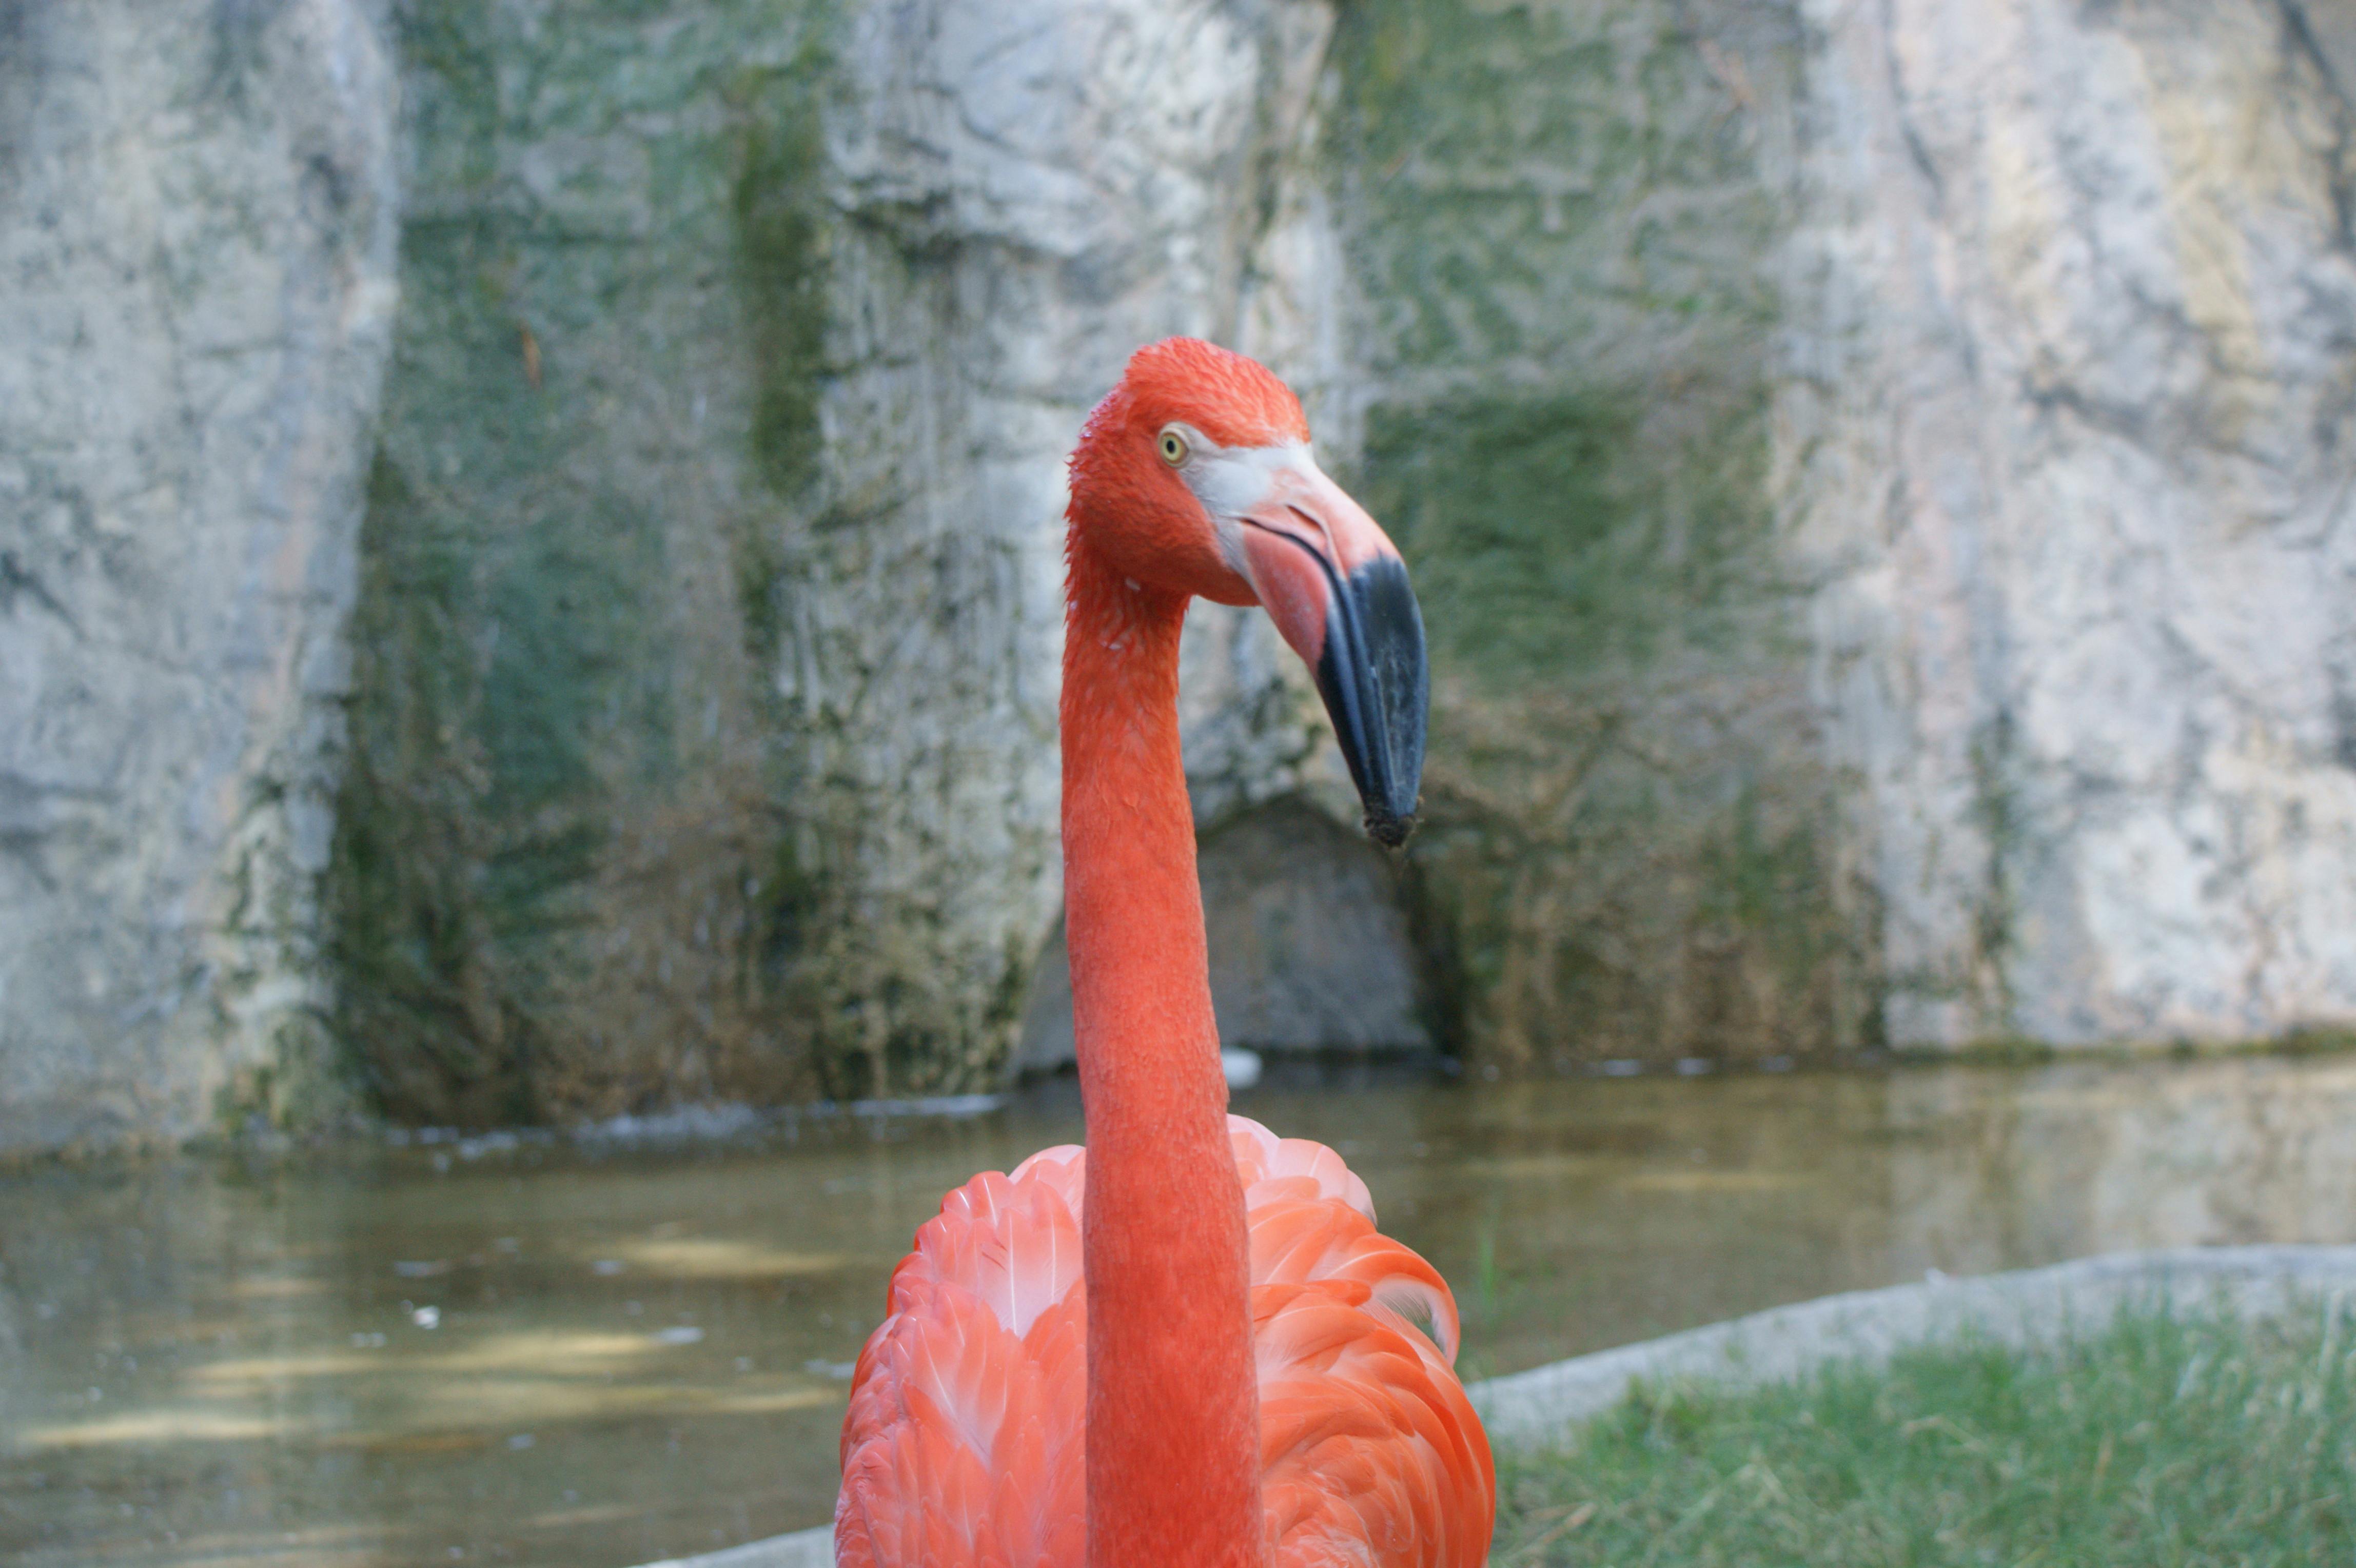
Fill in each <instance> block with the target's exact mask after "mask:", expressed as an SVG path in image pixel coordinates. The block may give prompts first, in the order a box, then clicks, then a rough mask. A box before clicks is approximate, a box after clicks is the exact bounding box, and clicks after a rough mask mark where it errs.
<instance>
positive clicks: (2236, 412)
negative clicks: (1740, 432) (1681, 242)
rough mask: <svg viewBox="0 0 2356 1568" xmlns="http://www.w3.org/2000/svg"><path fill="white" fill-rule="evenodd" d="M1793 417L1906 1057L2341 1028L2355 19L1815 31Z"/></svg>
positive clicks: (2294, 11) (2348, 882)
mask: <svg viewBox="0 0 2356 1568" xmlns="http://www.w3.org/2000/svg"><path fill="white" fill-rule="evenodd" d="M1803 16H1804V22H1805V27H1806V33H1805V41H1806V48H1805V70H1806V76H1807V81H1808V89H1807V124H1806V132H1807V134H1806V145H1807V173H1806V183H1805V187H1804V209H1805V210H1806V212H1807V214H1808V219H1809V221H1808V224H1807V226H1806V228H1805V229H1804V231H1803V232H1802V234H1801V236H1800V238H1799V241H1798V242H1797V243H1796V244H1795V247H1794V269H1793V278H1794V281H1793V285H1792V290H1793V294H1794V297H1795V299H1796V300H1797V301H1798V302H1799V305H1800V308H1801V312H1802V319H1803V320H1804V322H1805V324H1806V326H1805V329H1804V331H1802V332H1799V333H1797V334H1794V337H1793V338H1791V340H1790V355H1791V366H1790V373H1789V375H1788V377H1787V378H1786V379H1785V381H1784V382H1783V388H1782V392H1781V393H1780V395H1779V398H1778V402H1777V405H1776V413H1775V416H1776V423H1777V431H1778V440H1777V451H1778V456H1779V462H1780V465H1781V472H1780V475H1779V487H1780V489H1781V491H1782V493H1783V495H1785V496H1786V497H1787V498H1788V500H1789V507H1790V510H1789V516H1790V526H1791V529H1792V536H1793V546H1794V553H1793V559H1794V562H1795V564H1796V565H1797V568H1798V570H1799V572H1800V574H1801V575H1803V576H1804V577H1805V578H1807V579H1808V580H1810V581H1812V582H1814V583H1815V584H1817V585H1819V586H1818V587H1817V588H1816V591H1815V594H1814V596H1813V600H1812V605H1811V610H1810V618H1811V619H1810V625H1811V641H1812V643H1813V646H1814V653H1813V659H1814V662H1815V682H1816V686H1817V690H1818V693H1819V695H1820V697H1821V700H1822V703H1823V706H1824V708H1825V710H1826V713H1827V714H1828V715H1829V716H1830V719H1831V726H1830V731H1829V738H1830V742H1831V755H1832V756H1833V757H1835V758H1836V759H1837V761H1838V762H1839V763H1840V764H1841V765H1843V766H1844V767H1845V768H1847V769H1850V770H1851V771H1852V774H1853V777H1854V779H1855V780H1856V784H1855V787H1854V789H1853V790H1852V791H1851V792H1849V794H1848V802H1847V803H1848V811H1847V822H1848V827H1847V834H1846V839H1847V844H1848V845H1849V853H1850V854H1854V855H1855V857H1856V865H1857V868H1858V875H1860V877H1861V879H1862V881H1863V882H1864V883H1865V884H1866V885H1867V886H1869V887H1870V888H1872V889H1873V890H1874V892H1875V894H1876V896H1877V900H1878V903H1879V917H1878V923H1879V937H1880V946H1881V952H1882V964H1883V970H1882V983H1883V984H1884V985H1885V986H1886V988H1887V992H1888V1002H1887V1018H1888V1023H1887V1029H1888V1032H1889V1035H1890V1038H1891V1039H1893V1040H1895V1041H1897V1042H1900V1043H1904V1044H1916V1043H1922V1044H1939V1045H1953V1044H1961V1043H1965V1042H1968V1041H1971V1040H1973V1039H1976V1038H1983V1037H1990V1036H1999V1037H2001V1036H2027V1037H2029V1038H2033V1039H2037V1040H2042V1041H2051V1042H2055V1043H2061V1044H2072V1043H2078V1042H2084V1041H2094V1040H2105V1039H2136V1040H2157V1039H2167V1038H2174V1037H2187V1038H2195V1039H2211V1040H2215V1039H2248V1038H2252V1037H2258V1036H2266V1035H2269V1034H2273V1033H2276V1032H2279V1031H2282V1030H2285V1029H2288V1028H2291V1027H2293V1026H2299V1025H2317V1024H2330V1025H2344V1024H2346V1023H2347V1022H2348V1021H2349V1020H2350V1019H2351V1016H2356V699H2351V691H2356V687H2351V668H2352V667H2351V657H2356V654H2351V650H2356V594H2351V591H2350V590H2351V569H2356V488H2351V475H2356V245H2351V226H2350V225H2351V213H2356V113H2351V101H2350V97H2349V88H2350V84H2351V81H2356V76H2351V74H2350V72H2351V68H2356V8H2351V7H2350V6H2348V5H2344V4H2332V5H2323V4H2312V5H2302V4H2297V3H2294V0H2229V3H2226V4H2190V3H2185V4H2174V3H2169V0H2147V3H2144V4H2132V5H2087V6H2071V5H2048V4H2029V3H2023V0H2012V3H2003V4H1999V3H1994V0H1989V3H1981V4H1972V5H1953V4H1944V3H1940V4H1933V3H1928V0H1926V3H1922V4H1914V3H1911V0H1898V3H1896V4H1893V5H1887V6H1880V7H1869V6H1859V7H1847V6H1837V5H1816V4H1815V3H1813V0H1811V4H1809V5H1806V6H1804V8H1803Z"/></svg>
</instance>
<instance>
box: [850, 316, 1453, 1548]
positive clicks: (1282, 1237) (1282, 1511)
mask: <svg viewBox="0 0 2356 1568" xmlns="http://www.w3.org/2000/svg"><path fill="white" fill-rule="evenodd" d="M1066 518H1067V521H1068V534H1067V538H1066V547H1065V548H1066V557H1067V559H1068V563H1069V578H1068V588H1067V606H1066V618H1065V638H1064V691H1063V711H1062V719H1063V760H1064V817H1063V829H1064V868H1065V870H1064V875H1065V892H1066V932H1067V940H1068V941H1069V944H1070V953H1071V970H1072V1005H1073V1017H1074V1024H1075V1026H1076V1034H1077V1046H1078V1052H1079V1069H1080V1091H1081V1096H1082V1100H1083V1101H1084V1103H1085V1106H1086V1109H1087V1128H1088V1145H1087V1149H1086V1151H1083V1150H1081V1149H1079V1148H1076V1147H1073V1146H1069V1145H1066V1146H1064V1147H1061V1148H1054V1149H1047V1150H1044V1151H1042V1152H1041V1153H1039V1154H1036V1155H1033V1156H1032V1157H1031V1158H1030V1159H1028V1160H1025V1161H1024V1162H1023V1164H1022V1165H1019V1166H1017V1167H1016V1168H1015V1170H1014V1171H1013V1173H1012V1175H1007V1176H1001V1175H1000V1174H999V1173H997V1172H995V1171H991V1172H988V1173H985V1174H983V1175H981V1176H976V1177H974V1178H973V1179H972V1180H971V1181H969V1182H968V1183H966V1184H965V1185H964V1186H963V1187H959V1188H958V1189H957V1190H956V1191H955V1192H952V1193H950V1194H949V1195H948V1197H947V1198H946V1199H945V1200H943V1202H942V1204H941V1211H940V1214H939V1216H938V1217H937V1218H936V1219H931V1220H928V1221H927V1222H926V1224H925V1226H924V1228H923V1229H922V1230H918V1231H917V1232H916V1250H915V1251H912V1252H910V1253H909V1254H908V1256H907V1257H906V1259H905V1260H904V1261H903V1262H901V1264H900V1266H899V1268H898V1269H897V1270H896V1271H894V1273H893V1275H892V1284H891V1295H890V1303H889V1315H888V1316H886V1317H885V1318H884V1320H883V1324H882V1326H879V1327H878V1328H877V1329H876V1330H875V1332H874V1334H873V1337H870V1338H869V1340H868V1341H867V1346H866V1348H865V1349H864V1350H862V1352H861V1353H860V1358H859V1366H858V1370H857V1372H856V1373H855V1374H854V1377H853V1380H852V1383H851V1409H850V1413H849V1414H848V1416H847V1417H846V1418H845V1420H844V1422H843V1428H842V1493H841V1499H840V1501H839V1502H838V1503H837V1504H836V1508H835V1560H836V1562H837V1563H839V1564H842V1565H843V1568H868V1565H870V1564H873V1565H874V1568H917V1565H919V1564H922V1565H926V1568H968V1565H973V1568H981V1565H990V1568H998V1565H1001V1564H1002V1565H1004V1568H1078V1565H1079V1564H1081V1563H1087V1568H1212V1565H1214V1564H1216V1565H1219V1568H1245V1565H1247V1564H1250V1565H1254V1568H1259V1565H1265V1564H1269V1563H1274V1564H1277V1565H1279V1568H1309V1565H1312V1564H1318V1565H1326V1564H1332V1565H1337V1568H1338V1565H1340V1564H1344V1563H1346V1564H1351V1565H1352V1568H1375V1565H1382V1568H1393V1565H1399V1568H1404V1565H1407V1564H1415V1565H1418V1568H1478V1565H1479V1564H1480V1563H1482V1561H1483V1558H1484V1556H1485V1554H1486V1553H1487V1551H1488V1546H1489V1535H1490V1530H1491V1526H1492V1524H1493V1522H1494V1513H1495V1492H1496V1478H1495V1471H1494V1466H1493V1465H1492V1463H1491V1460H1490V1455H1489V1445H1488V1440H1487V1437H1486V1436H1485V1435H1484V1434H1483V1432H1482V1430H1481V1423H1480V1421H1479V1419H1478V1418H1477V1417H1476V1416H1475V1415H1474V1414H1473V1412H1472V1405H1471V1404H1470V1402H1468V1401H1467V1400H1466V1399H1465V1396H1464V1390H1463V1386H1462V1384H1461V1383H1460V1382H1459V1381H1458V1380H1457V1377H1456V1374H1455V1371H1454V1369H1453V1367H1452V1362H1453V1360H1454V1358H1455V1353H1456V1346H1457V1317H1456V1304H1455V1299H1454V1298H1453V1297H1452V1296H1451V1294H1449V1290H1448V1286H1447V1284H1446V1283H1445V1282H1443V1281H1442V1280H1441V1279H1440V1275H1439V1274H1438V1273H1436V1272H1435V1271H1434V1270H1433V1269H1432V1267H1431V1265H1430V1264H1429V1263H1427V1262H1424V1261H1423V1259H1421V1258H1420V1257H1419V1256H1417V1255H1416V1254H1415V1253H1414V1252H1412V1251H1408V1249H1407V1248H1406V1247H1404V1246H1401V1245H1400V1244H1399V1243H1398V1242H1397V1241H1393V1240H1389V1239H1388V1238H1387V1237H1385V1236H1383V1235H1382V1234H1380V1233H1379V1232H1377V1231H1376V1229H1375V1223H1374V1207H1373V1204H1372V1202H1371V1201H1370V1200H1369V1198H1368V1197H1367V1193H1366V1187H1365V1183H1364V1182H1362V1181H1360V1180H1359V1179H1358V1178H1357V1177H1356V1176H1353V1175H1351V1174H1350V1171H1349V1169H1348V1167H1347V1166H1345V1165H1344V1164H1343V1163H1342V1160H1341V1157H1340V1156H1339V1155H1335V1154H1334V1153H1333V1151H1332V1150H1331V1149H1328V1148H1325V1147H1323V1145H1321V1144H1312V1143H1309V1142H1306V1141H1302V1140H1298V1139H1280V1138H1278V1137H1277V1136H1276V1135H1275V1134H1273V1133H1270V1132H1269V1131H1268V1129H1267V1128H1265V1127H1262V1126H1260V1125H1259V1124H1258V1122H1251V1121H1248V1120H1247V1119H1245V1118H1243V1117H1240V1116H1230V1115H1228V1114H1227V1112H1226V1099H1227V1093H1226V1081H1225V1079H1223V1077H1222V1076H1221V1072H1220V1065H1219V1050H1218V1033H1217V1029H1216V1027H1215V1025H1214V1024H1213V1022H1212V1017H1211V992H1210V980H1209V972H1208V968H1207V965H1206V963H1205V955H1204V946H1203V911H1202V904H1201V897H1200V894H1199V893H1198V891H1197V887H1196V883H1195V876H1194V822H1193V817H1192V815H1191V813H1190V811H1189V810H1188V806H1187V800H1186V781H1185V776H1184V772H1183V768H1182V767H1181V763H1180V758H1179V749H1178V718H1177V695H1178V632H1179V626H1180V623H1181V622H1182V621H1183V618H1184V617H1185V613H1186V604H1187V601H1188V600H1189V599H1190V598H1192V597H1194V596H1197V595H1200V596H1203V597H1205V598H1209V599H1215V600H1217V601H1218V602H1220V603H1222V604H1230V605H1249V604H1258V605H1261V606H1263V607H1266V608H1267V610H1268V612H1269V615H1270V616H1271V617H1273V618H1274V619H1275V621H1276V624H1277V627H1278V629H1279V630H1280V632H1281V633H1282V634H1283V636H1284V638H1285V639H1286V640H1287V641H1288V642H1290V644H1291V646H1292V648H1293V649H1294V650H1295V651H1297V652H1298V653H1299V654H1300V655H1301V658H1302V659H1303V660H1307V662H1308V663H1309V665H1310V667H1311V668H1312V670H1313V671H1315V673H1316V678H1317V683H1318V687H1319V689H1320V692H1321V693H1322V694H1323V697H1324V700H1325V704H1326V708H1327V711H1328V712H1329V713H1330V714H1332V716H1333V725H1334V729H1335V731H1336V733H1337V735H1338V736H1339V738H1340V740H1341V744H1342V748H1343V752H1344V757H1346V758H1347V760H1348V762H1349V766H1350V771H1351V775H1352V778H1353V779H1355V782H1356V784H1357V787H1358V791H1359V794H1360V796H1361V798H1362V799H1363V800H1364V802H1365V811H1366V826H1367V831H1368V832H1371V833H1372V834H1373V835H1374V836H1375V837H1376V839H1378V840H1380V841H1381V842H1383V843H1387V844H1397V843H1400V842H1402V841H1403V840H1404V839H1405V838H1406V836H1407V832H1408V827H1409V826H1410V824H1411V822H1412V821H1413V817H1414V813H1415V811H1416V805H1417V793H1418V789H1419V784H1420V780H1421V777H1422V768H1423V731H1424V716H1425V708H1426V703H1427V695H1426V694H1427V682H1426V673H1425V665H1424V651H1423V625H1422V620H1421V618H1420V616H1419V612H1418V610H1417V608H1416V603H1415V597H1414V596H1413V595H1412V594H1411V593H1410V592H1409V591H1408V585H1407V573H1406V568H1405V567H1404V566H1403V565H1402V564H1401V563H1400V561H1399V557H1398V551H1397V550H1396V549H1394V548H1393V547H1392V545H1391V542H1390V541H1389V540H1388V539H1387V538H1386V537H1384V535H1383V532H1382V530H1381V529H1379V528H1377V527H1376V525H1375V522H1374V520H1373V519H1371V518H1369V517H1368V516H1367V515H1366V514H1365V511H1364V510H1361V509H1360V508H1359V507H1358V505H1357V504H1356V503H1355V501H1353V500H1351V499H1350V498H1349V497H1348V496H1347V495H1345V494H1344V493H1343V491H1342V489H1340V487H1338V486H1337V485H1335V484H1334V483H1333V480H1331V479H1329V478H1326V477H1325V475H1324V474H1323V472H1321V471H1320V470H1319V468H1318V467H1317V465H1316V462H1315V460H1314V459H1313V458H1312V456H1311V455H1310V449H1309V427H1308V423H1307V421H1306V420H1305V419H1304V418H1303V417H1302V414H1301V404H1300V403H1299V401H1298V400H1297V399H1295V398H1294V397H1293V395H1292V393H1291V392H1290V391H1289V390H1288V389H1287V388H1286V387H1285V385H1284V383H1283V382H1282V381H1279V380H1278V379H1277V378H1276V377H1275V376H1273V375H1271V374H1270V373H1269V371H1266V370H1265V369H1263V368H1262V367H1260V366H1259V365H1258V364H1256V363H1254V362H1253V361H1252V360H1248V359H1245V358H1243V357H1242V356H1240V355H1237V354H1233V353H1229V352H1227V351H1226V350H1225V349H1217V348H1214V347H1212V346H1211V345H1209V344H1207V343H1201V342H1197V341H1194V340H1193V339H1191V338H1173V339H1171V340H1169V341H1167V342H1163V343H1158V344H1155V345H1153V346H1151V347H1150V348H1147V349H1141V350H1139V351H1138V353H1137V354H1136V355H1135V357H1134V358H1132V359H1131V360H1130V363H1129V371H1128V373H1127V375H1126V376H1125V377H1124V378H1123V379H1122V381H1121V383H1120V384H1119V386H1118V387H1116V388H1114V389H1113V391H1112V392H1111V393H1110V394H1109V395H1108V396H1107V397H1106V399H1105V400H1104V402H1103V403H1099V404H1098V406H1097V409H1096V412H1095V413H1093V414H1091V415H1090V416H1089V418H1088V422H1087V427H1086V428H1085V429H1084V430H1083V431H1082V432H1081V435H1080V442H1079V446H1078V447H1077V449H1076V450H1075V451H1074V452H1073V454H1072V459H1071V504H1070V507H1069V510H1068V511H1067V513H1066ZM1418 1324H1420V1325H1422V1326H1423V1327H1422V1328H1419V1327H1418V1326H1417V1325H1418ZM1427 1330H1428V1332H1427Z"/></svg>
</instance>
